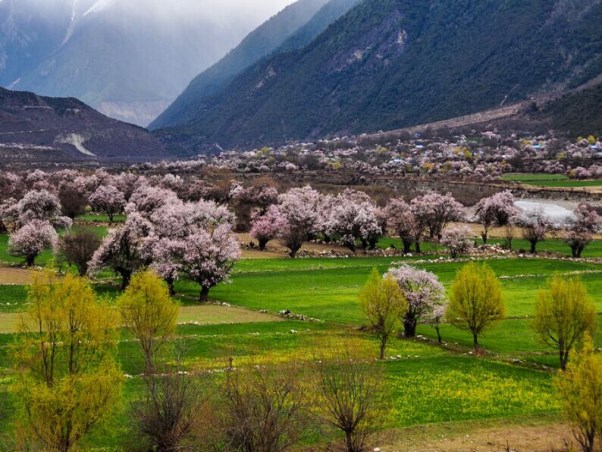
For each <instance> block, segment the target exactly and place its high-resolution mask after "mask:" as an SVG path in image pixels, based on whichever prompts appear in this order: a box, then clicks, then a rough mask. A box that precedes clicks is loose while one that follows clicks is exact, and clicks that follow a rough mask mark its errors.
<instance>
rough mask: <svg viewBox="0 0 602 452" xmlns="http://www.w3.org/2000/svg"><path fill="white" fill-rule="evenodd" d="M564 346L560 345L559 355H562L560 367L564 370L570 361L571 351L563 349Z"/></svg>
mask: <svg viewBox="0 0 602 452" xmlns="http://www.w3.org/2000/svg"><path fill="white" fill-rule="evenodd" d="M563 348H564V347H562V346H561V345H559V356H560V368H561V369H562V371H565V370H566V365H567V363H568V361H569V352H568V350H567V351H564V350H563Z"/></svg>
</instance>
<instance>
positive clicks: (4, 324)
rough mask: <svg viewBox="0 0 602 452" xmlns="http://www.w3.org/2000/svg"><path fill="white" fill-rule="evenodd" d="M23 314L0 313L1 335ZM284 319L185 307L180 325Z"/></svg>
mask: <svg viewBox="0 0 602 452" xmlns="http://www.w3.org/2000/svg"><path fill="white" fill-rule="evenodd" d="M22 316H23V314H22V313H20V312H17V313H0V334H2V333H5V334H6V333H16V332H17V331H18V330H19V325H21V321H22ZM282 320H283V319H282V318H280V317H276V316H273V315H269V314H262V313H261V312H255V311H249V310H247V309H242V308H235V307H231V306H220V305H203V306H185V307H183V308H181V309H180V315H179V316H178V324H191V325H218V324H231V323H255V322H280V321H282Z"/></svg>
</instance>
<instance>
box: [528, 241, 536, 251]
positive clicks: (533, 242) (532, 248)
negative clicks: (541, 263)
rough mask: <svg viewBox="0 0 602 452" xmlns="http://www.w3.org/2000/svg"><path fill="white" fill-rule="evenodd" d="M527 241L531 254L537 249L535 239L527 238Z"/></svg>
mask: <svg viewBox="0 0 602 452" xmlns="http://www.w3.org/2000/svg"><path fill="white" fill-rule="evenodd" d="M529 243H531V254H535V253H537V250H536V249H535V247H536V246H537V240H529Z"/></svg>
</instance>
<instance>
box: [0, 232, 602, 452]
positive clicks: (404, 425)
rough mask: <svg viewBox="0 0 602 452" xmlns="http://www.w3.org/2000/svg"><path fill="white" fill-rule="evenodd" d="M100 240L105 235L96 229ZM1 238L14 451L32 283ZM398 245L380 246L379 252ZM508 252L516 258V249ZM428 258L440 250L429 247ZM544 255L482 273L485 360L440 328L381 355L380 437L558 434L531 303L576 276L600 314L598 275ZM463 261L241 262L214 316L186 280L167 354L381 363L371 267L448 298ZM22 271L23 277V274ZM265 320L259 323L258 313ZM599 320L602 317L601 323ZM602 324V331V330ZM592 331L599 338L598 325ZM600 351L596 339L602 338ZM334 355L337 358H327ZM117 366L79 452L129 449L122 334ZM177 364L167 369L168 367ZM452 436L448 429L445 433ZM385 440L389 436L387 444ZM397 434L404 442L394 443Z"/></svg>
mask: <svg viewBox="0 0 602 452" xmlns="http://www.w3.org/2000/svg"><path fill="white" fill-rule="evenodd" d="M98 231H99V233H100V234H103V235H104V234H106V231H107V230H106V227H105V226H101V227H100V228H99V229H98ZM6 242H7V239H6V236H0V261H1V262H2V264H1V265H2V266H3V267H4V268H5V269H7V273H6V275H5V276H4V278H3V276H2V271H1V270H2V267H0V331H1V332H2V333H3V334H0V390H2V392H3V397H2V401H1V402H0V434H4V435H7V436H6V437H5V438H6V441H5V443H6V444H10V432H11V419H12V418H13V417H14V415H15V413H14V411H13V405H12V401H11V396H10V394H9V393H8V392H7V389H8V387H9V385H10V383H11V381H12V378H13V377H12V375H13V370H12V369H11V366H10V360H9V356H8V349H9V347H10V344H11V343H12V341H13V340H14V335H15V333H14V331H16V329H15V328H16V326H15V322H17V320H18V318H19V316H18V315H16V313H19V312H23V311H24V310H25V309H26V308H27V303H26V292H27V291H26V285H25V282H26V281H27V279H26V278H27V277H28V275H27V274H21V275H20V277H22V278H24V279H22V280H21V283H19V284H14V283H13V284H8V283H9V282H10V279H11V278H13V277H14V274H12V275H11V274H9V272H8V269H9V268H10V270H11V271H13V270H15V269H14V267H15V265H16V264H19V263H21V260H20V259H18V258H14V257H11V256H8V254H7V253H6ZM392 243H394V244H395V245H396V246H397V247H399V240H394V239H384V240H383V243H382V244H381V246H383V247H387V246H390V244H392ZM520 246H521V245H520V241H519V240H517V241H516V242H515V248H518V247H520ZM423 248H424V250H425V251H427V252H429V253H430V252H435V251H437V247H436V246H431V245H429V244H425V246H424V247H423ZM540 250H542V251H547V252H550V253H558V255H557V256H556V257H554V256H553V255H550V256H548V255H547V254H546V257H545V258H544V257H517V256H516V255H513V256H512V257H504V258H492V259H490V260H489V264H490V265H491V267H492V268H493V269H494V271H495V272H496V274H497V276H498V277H499V278H500V281H501V283H502V286H503V296H504V301H505V303H506V311H507V317H506V319H504V320H502V321H500V322H498V323H497V324H496V325H495V326H494V327H493V328H492V329H490V330H489V331H487V332H486V333H484V334H483V336H482V337H480V338H479V342H480V344H481V346H482V347H483V348H484V349H485V353H483V354H482V355H480V356H474V355H473V353H472V348H471V347H472V338H471V336H470V334H469V333H467V332H466V331H462V330H459V329H457V328H455V327H453V326H451V325H445V324H443V325H442V326H441V334H442V337H443V344H442V345H439V344H438V343H437V341H436V332H435V330H434V328H432V327H431V326H429V325H420V326H419V328H418V334H419V337H418V338H416V339H401V338H395V339H393V340H392V341H391V343H390V345H389V346H388V348H387V355H388V359H387V360H386V361H384V362H377V361H375V362H374V364H373V365H374V366H375V368H378V369H379V371H382V372H383V381H384V388H385V394H384V396H383V399H382V400H381V403H382V404H383V406H384V407H386V410H383V412H384V413H385V414H384V416H383V418H382V419H381V420H380V424H379V428H380V429H381V430H382V431H383V432H384V433H385V434H388V435H389V436H390V435H391V433H390V432H403V431H404V429H409V428H416V427H417V426H424V425H427V424H428V425H433V424H441V425H448V424H447V423H450V424H449V425H451V426H452V427H451V430H452V431H453V426H454V425H457V426H458V431H460V430H462V429H465V428H466V427H465V426H466V424H465V423H466V422H485V421H486V422H492V423H493V424H494V425H506V424H508V423H513V422H519V421H518V420H524V419H526V420H528V421H534V422H535V421H537V422H560V419H561V418H560V412H559V403H558V401H557V399H556V397H555V393H554V390H553V388H552V384H551V382H552V376H553V374H554V373H555V372H556V370H557V369H558V362H557V357H556V353H555V351H554V350H553V349H551V348H549V347H547V346H546V345H544V344H543V343H541V342H540V341H539V340H538V339H537V338H536V336H535V334H534V332H533V330H532V328H531V322H532V317H533V314H534V305H535V300H536V297H537V292H538V291H539V290H540V289H541V288H542V287H543V286H544V285H545V283H546V281H547V279H548V278H549V277H551V276H552V275H553V274H555V273H561V274H567V275H579V276H580V277H581V278H582V280H583V282H584V283H585V285H586V286H587V289H588V291H589V293H590V295H591V297H592V298H593V300H594V301H595V303H596V309H597V311H598V312H599V313H602V265H601V264H600V263H599V261H598V260H597V259H583V260H571V259H564V257H566V256H567V255H568V251H569V249H568V247H567V246H566V245H564V244H563V243H562V241H561V240H558V239H555V240H548V241H546V242H542V243H541V247H540ZM584 256H585V257H590V258H591V257H602V245H601V243H600V242H594V243H592V244H591V245H590V246H589V247H588V248H587V249H586V250H585V252H584ZM51 261H52V255H51V254H50V253H45V254H43V255H42V256H40V257H39V258H38V260H37V262H36V263H38V264H40V265H42V266H43V265H47V264H48V263H50V262H51ZM464 261H465V259H460V260H456V261H450V260H448V259H444V258H443V256H442V255H437V254H426V255H422V256H411V257H402V256H391V257H367V256H361V255H359V256H358V257H348V258H325V257H324V258H298V259H294V260H292V259H288V258H284V257H279V258H277V257H272V258H267V259H245V258H243V259H242V260H241V261H239V262H238V263H237V264H236V266H235V268H234V271H233V274H232V278H231V281H230V282H229V283H226V284H220V285H219V286H217V287H215V288H213V289H211V292H210V294H209V298H210V299H211V300H212V301H213V302H214V303H213V304H209V305H204V306H199V305H198V302H197V301H196V300H197V297H198V290H199V288H198V286H196V285H195V284H193V283H192V282H190V281H187V280H179V281H177V283H176V291H177V298H178V300H179V301H180V303H181V305H182V306H183V309H182V312H181V313H180V318H179V322H180V323H179V326H178V329H177V336H176V338H175V339H174V340H173V341H172V344H171V345H172V350H177V351H178V353H181V355H182V357H183V358H182V359H183V361H182V365H183V366H184V368H186V369H187V370H189V371H195V372H206V371H208V370H219V369H224V368H225V367H226V366H227V365H228V363H229V360H230V359H231V360H232V362H233V363H234V365H235V366H244V365H251V364H253V365H257V364H260V365H276V364H279V363H288V362H297V363H304V362H307V361H311V360H312V357H316V356H322V355H324V354H328V353H336V350H337V348H338V347H341V346H342V344H345V343H347V342H349V341H351V340H353V341H354V343H359V344H362V347H365V348H366V349H368V350H371V351H373V356H374V358H376V357H377V356H378V355H377V354H378V343H377V340H376V338H375V337H373V336H372V335H371V334H370V333H366V332H363V331H361V329H360V327H361V326H362V325H363V323H364V319H363V315H362V312H361V310H360V306H359V302H358V292H359V290H360V288H361V287H362V285H363V284H364V283H365V282H366V280H367V277H368V274H369V272H370V270H371V269H372V268H373V267H376V268H377V269H378V270H379V271H380V272H385V271H386V270H387V269H389V268H391V267H395V266H398V265H401V264H411V265H416V266H417V267H420V268H423V269H426V270H429V271H432V272H434V273H435V274H437V276H438V277H439V279H440V280H441V282H442V283H443V284H444V286H445V287H446V288H449V287H450V285H451V282H452V280H453V278H454V276H455V274H456V272H457V270H458V269H459V268H460V267H461V266H462V265H463V263H464ZM16 270H17V271H21V272H26V270H19V269H16ZM117 283H118V281H117V279H116V278H114V277H113V275H111V274H110V273H109V272H106V273H103V274H102V275H100V278H99V279H98V280H97V281H96V282H95V287H96V289H97V291H98V292H99V293H100V294H103V295H107V296H109V297H110V298H114V297H115V296H116V295H117V294H118V290H117V287H118V284H117ZM281 310H290V311H291V312H292V313H294V314H299V315H303V316H306V317H307V318H311V319H310V320H306V321H301V320H290V319H283V318H281V317H278V316H277V313H278V312H279V311H281ZM260 311H261V312H260ZM601 319H602V317H601ZM601 323H602V322H601ZM600 326H601V328H599V331H600V332H602V324H601V325H600ZM597 339H598V343H600V341H601V340H602V334H601V333H599V335H598V338H597ZM333 350H334V351H333ZM118 356H119V361H120V363H121V366H122V369H123V372H124V373H125V374H127V375H128V376H129V377H128V378H127V379H126V384H125V389H124V395H125V402H124V403H123V406H121V407H120V408H119V409H118V410H117V411H116V413H115V414H114V416H113V418H112V419H111V420H110V421H109V422H108V424H106V425H105V426H104V427H103V428H101V429H100V430H98V431H97V432H96V433H95V434H93V435H92V436H90V437H89V438H88V439H87V440H86V442H85V443H84V444H83V447H84V448H85V449H96V450H127V449H128V446H127V444H128V441H131V432H130V431H129V430H128V425H129V415H128V407H129V404H130V403H131V401H132V400H135V399H136V398H139V397H140V396H141V393H142V387H143V384H142V379H141V378H140V377H139V375H140V373H141V371H142V369H143V361H142V357H141V355H140V352H139V350H138V345H137V344H136V343H135V342H134V341H132V340H131V338H130V337H129V336H128V334H127V333H126V332H122V333H121V341H120V343H119V355H118ZM167 359H172V358H167ZM446 428H447V427H446ZM387 432H388V433H387ZM399 434H402V433H399ZM334 437H335V436H334V433H333V431H332V430H329V429H326V431H325V432H320V433H319V434H318V433H316V432H313V433H312V432H310V433H308V435H307V437H306V438H304V440H303V441H304V442H303V444H304V445H305V446H309V445H310V444H316V443H320V442H324V441H330V440H332V439H333V438H334Z"/></svg>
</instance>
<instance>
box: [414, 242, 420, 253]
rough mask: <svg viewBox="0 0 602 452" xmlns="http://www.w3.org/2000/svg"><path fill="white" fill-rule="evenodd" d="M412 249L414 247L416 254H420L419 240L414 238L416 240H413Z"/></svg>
mask: <svg viewBox="0 0 602 452" xmlns="http://www.w3.org/2000/svg"><path fill="white" fill-rule="evenodd" d="M414 249H415V251H416V252H417V253H418V254H420V253H421V251H420V241H418V240H416V241H415V242H414Z"/></svg>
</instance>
